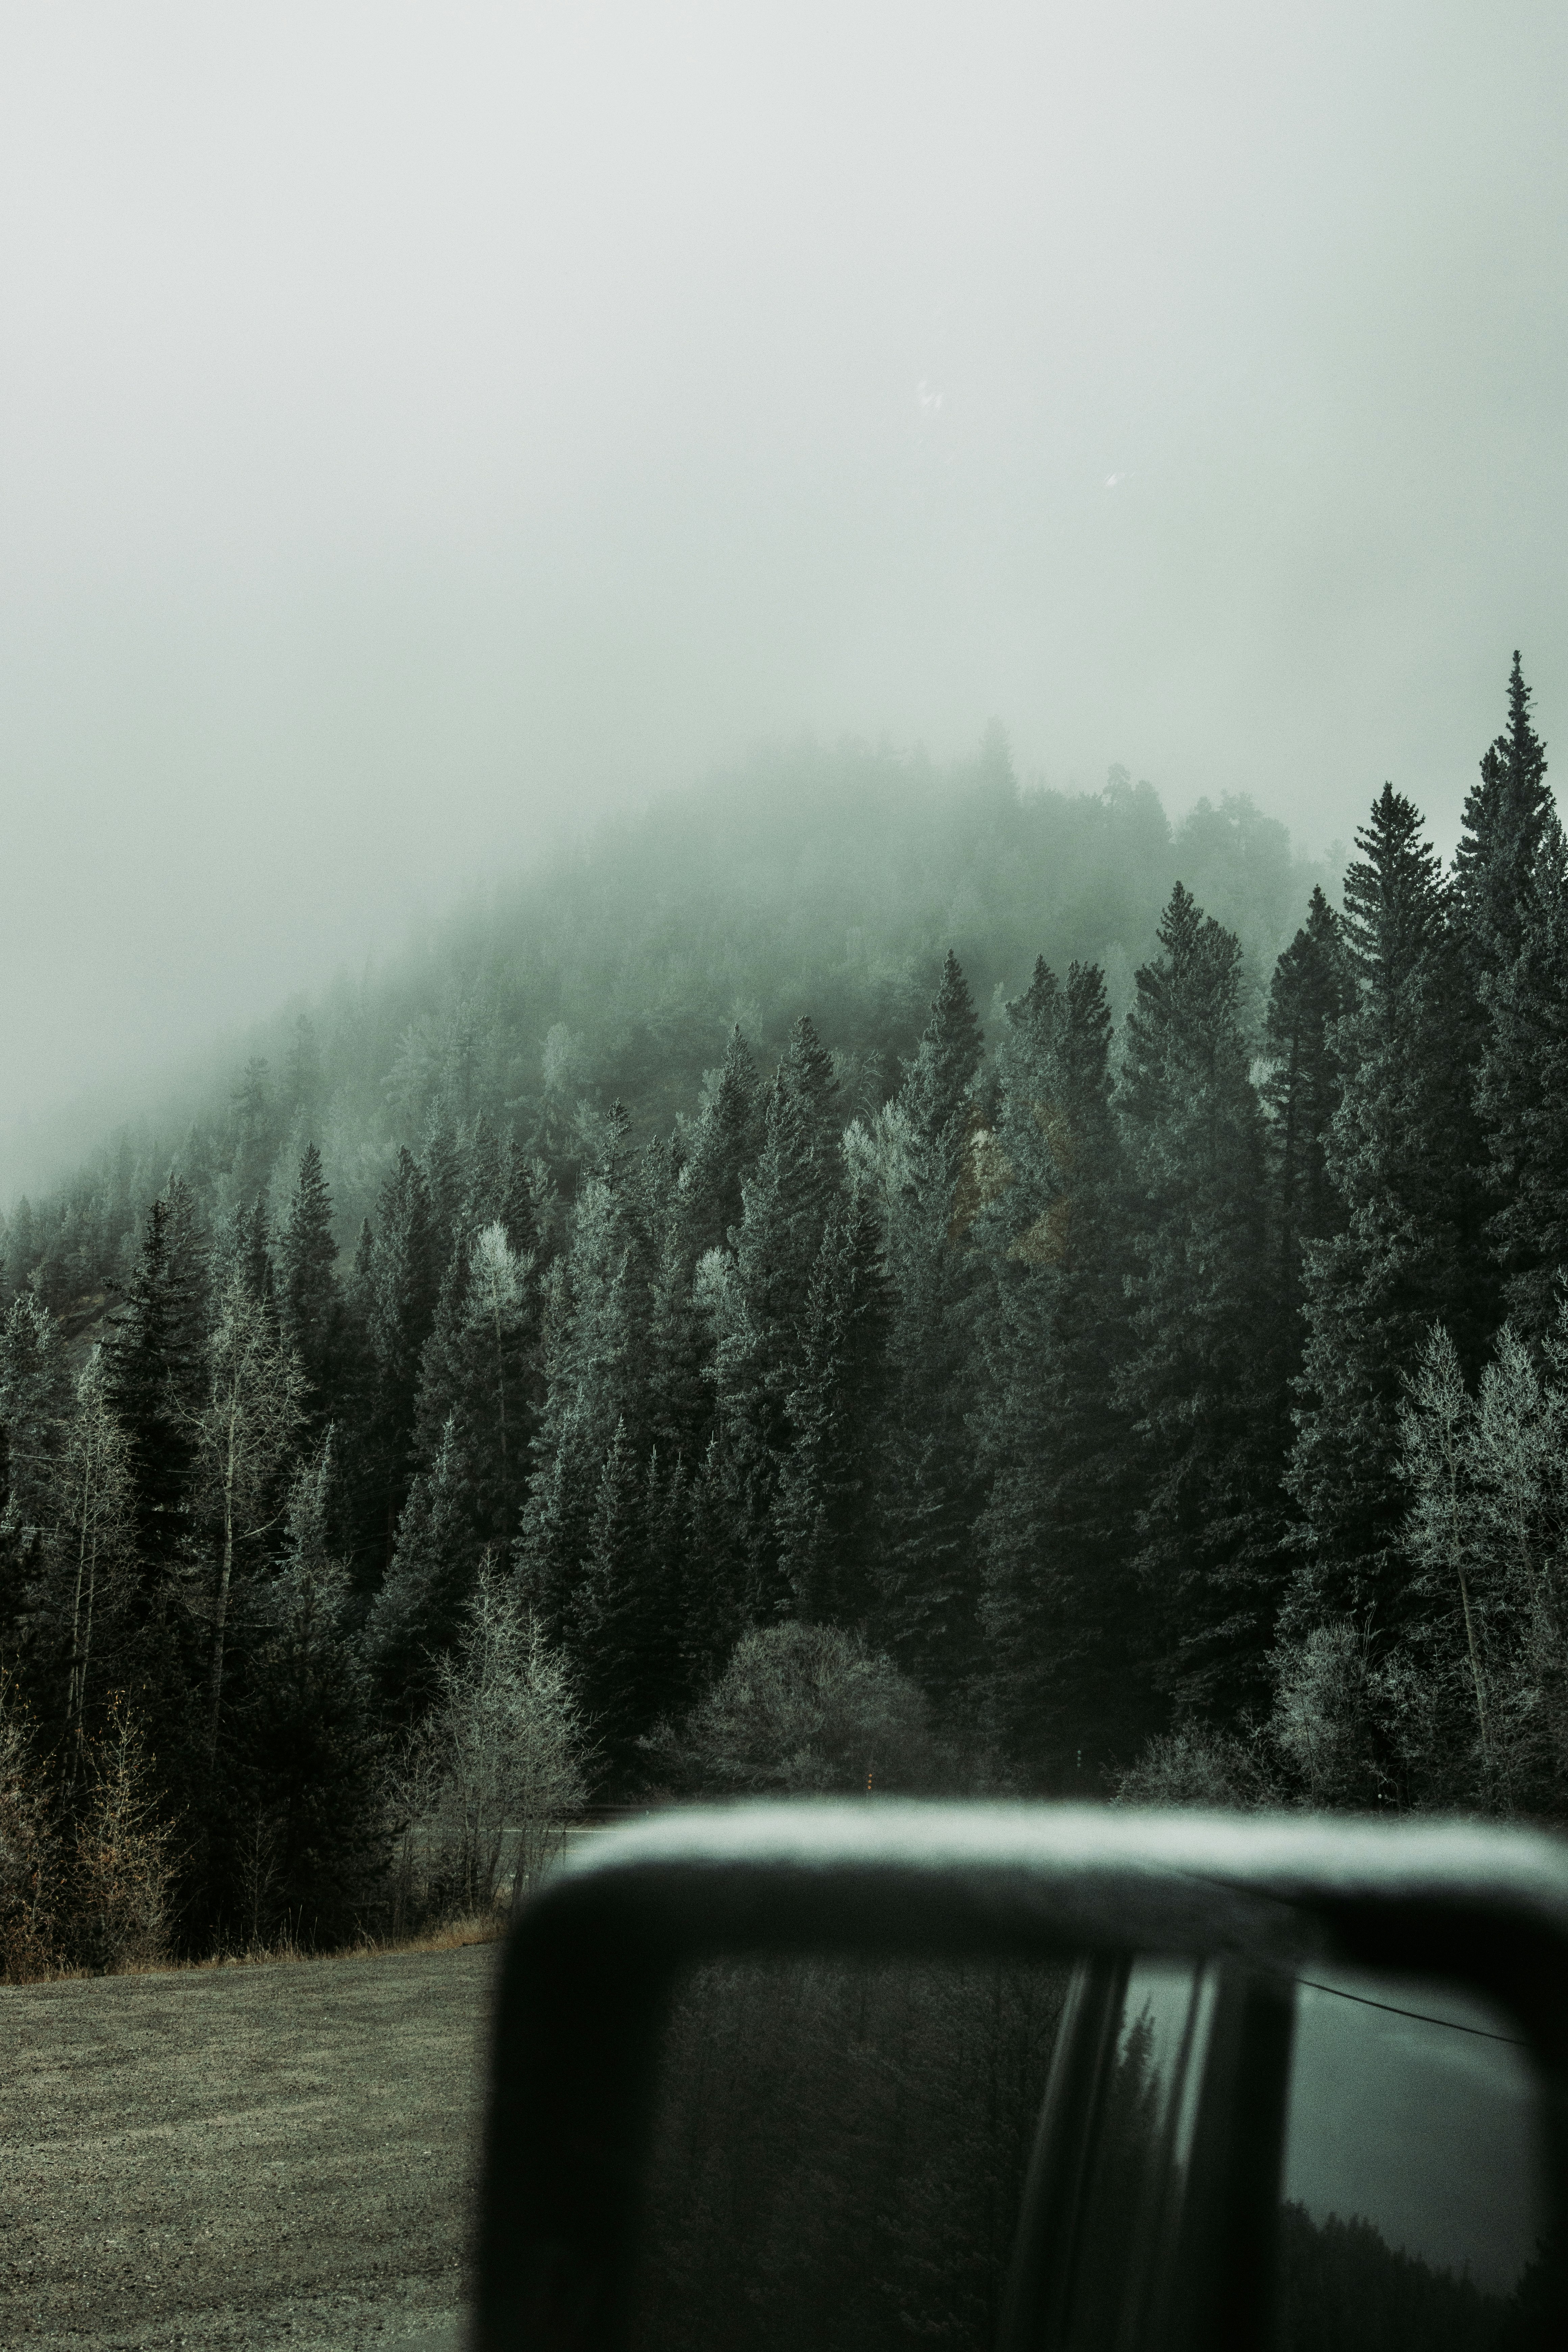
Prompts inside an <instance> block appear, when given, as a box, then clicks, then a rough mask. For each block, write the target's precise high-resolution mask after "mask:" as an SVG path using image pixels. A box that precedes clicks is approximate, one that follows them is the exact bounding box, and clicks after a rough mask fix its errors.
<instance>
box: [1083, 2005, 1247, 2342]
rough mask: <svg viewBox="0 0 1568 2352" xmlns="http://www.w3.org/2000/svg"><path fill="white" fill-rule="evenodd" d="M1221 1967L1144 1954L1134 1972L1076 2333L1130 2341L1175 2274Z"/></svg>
mask: <svg viewBox="0 0 1568 2352" xmlns="http://www.w3.org/2000/svg"><path fill="white" fill-rule="evenodd" d="M1213 2003H1214V1979H1213V1977H1212V1974H1211V1973H1209V1972H1207V1971H1204V1970H1197V1969H1193V1968H1192V1967H1191V1966H1190V1965H1187V1964H1179V1963H1163V1962H1158V1961H1149V1962H1141V1963H1140V1964H1139V1965H1138V1966H1136V1967H1135V1968H1134V1969H1132V1970H1131V1974H1130V1976H1129V1978H1128V1980H1127V1992H1126V1997H1125V2000H1123V2002H1122V2006H1121V2022H1120V2027H1119V2030H1118V2032H1117V2036H1116V2043H1115V2048H1114V2052H1113V2054H1112V2057H1111V2061H1110V2070H1109V2073H1108V2074H1107V2077H1106V2080H1105V2083H1104V2084H1103V2087H1102V2092H1101V2104H1100V2116H1099V2119H1098V2123H1097V2126H1096V2129H1095V2136H1094V2143H1093V2148H1092V2153H1091V2156H1090V2159H1089V2162H1090V2170H1089V2191H1088V2197H1087V2200H1086V2202H1085V2206H1084V2211H1083V2221H1082V2228H1081V2234H1080V2238H1079V2253H1078V2273H1077V2276H1076V2278H1075V2281H1074V2284H1073V2293H1072V2303H1071V2317H1070V2321H1069V2326H1068V2345H1069V2347H1071V2352H1121V2347H1131V2346H1133V2345H1135V2344H1136V2343H1138V2342H1139V2341H1140V2340H1141V2337H1142V2332H1143V2329H1144V2327H1145V2325H1146V2322H1147V2318H1148V2315H1149V2312H1150V2310H1151V2307H1152V2305H1153V2303H1154V2302H1155V2300H1156V2299H1157V2297H1158V2295H1159V2293H1160V2291H1161V2287H1162V2284H1163V2275H1162V2273H1163V2267H1164V2264H1165V2262H1166V2260H1167V2259H1168V2255H1169V2251H1170V2248H1171V2245H1172V2242H1173V2235H1174V2231H1175V2229H1176V2225H1177V2221H1178V2219H1179V2214H1180V2208H1181V2198H1182V2190H1183V2187H1184V2179H1185V2168H1186V2164H1187V2159H1188V2157H1189V2155H1190V2153H1191V2148H1192V2137H1193V2129H1194V2123H1195V2120H1196V2115H1197V2104H1198V2092H1199V2088H1200V2084H1201V2077H1202V2071H1203V2053H1204V2050H1205V2045H1206V2042H1207V2039H1208V2028H1209V2022H1210V2019H1211V2017H1212V2013H1213Z"/></svg>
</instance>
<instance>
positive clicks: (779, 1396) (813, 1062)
mask: <svg viewBox="0 0 1568 2352" xmlns="http://www.w3.org/2000/svg"><path fill="white" fill-rule="evenodd" d="M836 1092H837V1088H836V1085H835V1081H834V1076H833V1066H832V1062H831V1060H830V1058H829V1056H828V1055H827V1053H826V1050H825V1048H824V1046H823V1045H822V1042H821V1040H820V1039H819V1037H818V1036H817V1034H816V1030H815V1028H814V1027H813V1026H812V1024H811V1023H810V1022H809V1021H808V1020H806V1019H805V1018H804V1017H803V1018H802V1019H801V1020H799V1021H797V1022H796V1023H795V1027H794V1029H793V1030H792V1032H791V1034H790V1039H789V1044H788V1045H787V1047H786V1048H785V1051H784V1055H783V1057H782V1058H781V1060H780V1063H779V1066H778V1069H777V1071H776V1072H775V1074H774V1076H773V1085H772V1087H770V1089H769V1092H768V1097H767V1104H766V1108H765V1111H764V1114H763V1144H762V1150H761V1152H760V1154H759V1156H758V1160H757V1162H756V1165H755V1167H754V1169H753V1170H752V1173H751V1174H750V1175H749V1176H747V1177H746V1179H745V1180H744V1182H743V1185H742V1200H743V1204H744V1205H743V1207H742V1214H741V1222H740V1223H739V1225H738V1226H737V1227H736V1228H735V1229H734V1240H733V1248H732V1250H730V1251H726V1252H724V1253H722V1254H714V1255H710V1256H709V1257H708V1258H706V1259H705V1260H704V1261H703V1262H702V1266H701V1293H700V1295H701V1297H702V1300H703V1303H704V1305H705V1307H706V1309H707V1311H708V1314H709V1316H710V1319H711V1326H712V1330H713V1347H714V1357H713V1377H714V1383H715V1394H716V1416H717V1427H718V1432H719V1434H720V1438H721V1444H720V1446H719V1449H718V1452H717V1454H716V1455H715V1457H714V1460H715V1463H716V1464H721V1465H722V1466H723V1472H724V1475H725V1478H726V1480H727V1483H728V1489H729V1494H730V1507H731V1511H732V1513H733V1515H734V1526H735V1529H736V1535H737V1538H738V1541H739V1544H740V1548H741V1550H742V1554H743V1556H744V1559H745V1561H746V1577H747V1594H748V1598H747V1608H748V1611H749V1612H751V1613H752V1614H766V1615H772V1614H773V1613H774V1612H778V1611H780V1610H787V1609H788V1607H789V1606H790V1601H791V1596H790V1594H789V1591H788V1590H787V1588H786V1586H785V1584H784V1580H783V1578H782V1575H781V1571H780V1566H779V1528H778V1520H777V1512H776V1500H777V1492H778V1479H779V1473H780V1469H781V1467H782V1465H783V1462H784V1455H785V1454H787V1452H788V1450H789V1447H790V1445H791V1443H792V1442H793V1438H794V1431H793V1429H792V1427H791V1424H790V1420H789V1399H790V1397H791V1396H792V1395H793V1394H794V1393H795V1391H796V1389H797V1388H798V1387H799V1385H800V1380H801V1375H802V1370H803V1366H804V1356H803V1350H804V1344H805V1328H806V1307H807V1299H808V1296H809V1292H810V1288H811V1278H812V1270H813V1268H814V1266H815V1265H816V1257H817V1253H818V1251H819V1250H820V1248H821V1246H822V1235H823V1232H824V1229H825V1227H826V1223H827V1218H828V1215H829V1213H830V1211H831V1209H832V1206H833V1204H834V1202H835V1201H836V1200H837V1197H838V1195H839V1192H840V1190H841V1187H842V1184H843V1169H844V1162H843V1152H842V1150H841V1148H840V1143H839V1134H838V1122H837V1108H836V1101H835V1097H836Z"/></svg>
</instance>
